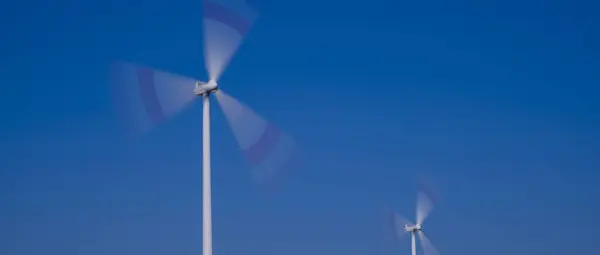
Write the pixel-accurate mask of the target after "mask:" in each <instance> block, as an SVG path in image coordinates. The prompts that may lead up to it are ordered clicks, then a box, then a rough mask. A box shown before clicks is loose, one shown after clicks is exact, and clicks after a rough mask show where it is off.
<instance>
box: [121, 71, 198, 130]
mask: <svg viewBox="0 0 600 255" xmlns="http://www.w3.org/2000/svg"><path fill="white" fill-rule="evenodd" d="M110 72H111V73H110V80H111V88H112V94H113V101H114V103H115V107H116V110H117V113H118V115H119V117H120V118H121V120H122V121H123V122H124V123H125V124H126V126H127V129H128V131H130V132H132V133H133V134H134V135H141V134H143V133H146V132H148V131H150V130H151V129H152V128H153V127H154V126H155V125H157V124H160V123H161V122H163V121H165V120H167V119H168V118H169V117H171V116H173V115H175V114H176V113H177V112H179V111H181V110H182V109H184V108H185V107H186V106H187V105H189V104H190V103H191V102H192V100H193V99H194V98H195V95H194V93H193V90H194V85H195V83H196V80H194V79H192V78H187V77H183V76H178V75H174V74H170V73H167V72H163V71H159V70H153V69H150V68H148V67H145V66H137V65H134V64H130V63H124V62H118V63H115V64H113V65H112V66H111V70H110Z"/></svg>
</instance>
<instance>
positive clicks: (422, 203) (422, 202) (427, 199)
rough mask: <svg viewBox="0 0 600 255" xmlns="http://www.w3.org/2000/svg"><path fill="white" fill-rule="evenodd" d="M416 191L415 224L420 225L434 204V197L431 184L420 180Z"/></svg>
mask: <svg viewBox="0 0 600 255" xmlns="http://www.w3.org/2000/svg"><path fill="white" fill-rule="evenodd" d="M419 186H420V187H419V191H418V193H417V224H419V225H422V224H423V221H425V219H426V218H427V216H429V213H430V212H431V209H433V206H434V205H435V202H436V199H435V197H436V196H435V195H434V192H433V188H432V187H433V186H432V185H427V184H425V183H424V182H421V185H419Z"/></svg>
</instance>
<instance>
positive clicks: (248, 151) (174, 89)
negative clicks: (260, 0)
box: [111, 0, 295, 255]
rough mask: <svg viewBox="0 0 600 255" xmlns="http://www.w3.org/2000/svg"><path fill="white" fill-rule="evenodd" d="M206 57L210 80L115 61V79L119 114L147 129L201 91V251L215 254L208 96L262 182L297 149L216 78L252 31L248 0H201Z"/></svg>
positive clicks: (205, 254)
mask: <svg viewBox="0 0 600 255" xmlns="http://www.w3.org/2000/svg"><path fill="white" fill-rule="evenodd" d="M203 15H204V17H203V22H204V57H205V64H206V68H207V71H208V76H209V80H208V82H202V81H198V80H196V79H192V78H188V77H183V76H179V75H175V74H171V73H167V72H164V71H159V70H154V69H150V68H148V67H145V66H136V65H133V64H129V63H117V64H116V65H113V67H112V69H111V81H112V84H113V85H115V87H114V89H115V92H117V93H116V94H114V96H115V97H116V100H117V103H118V107H119V112H120V113H121V117H122V118H125V120H126V121H127V122H130V124H131V126H130V127H131V128H132V129H133V131H135V132H137V133H145V132H147V131H149V130H150V129H152V127H153V126H154V125H156V124H159V123H161V122H163V121H165V120H167V119H168V118H169V117H171V116H173V115H174V114H176V113H178V112H179V111H181V110H183V109H185V108H186V107H187V106H188V105H190V104H191V102H193V101H194V98H195V97H202V107H203V114H202V116H203V118H202V186H203V189H202V254H203V255H212V209H211V205H212V203H211V197H212V196H211V162H210V97H211V95H213V94H214V95H215V96H216V99H217V101H218V102H219V104H220V106H221V108H222V109H223V111H224V112H225V116H226V117H227V120H228V122H229V124H230V126H231V128H232V130H233V133H234V135H235V137H236V140H237V141H238V145H239V146H240V147H241V149H242V150H243V151H244V156H245V158H246V160H247V161H248V162H249V163H250V164H251V165H252V167H253V168H254V169H255V170H256V171H259V172H258V173H256V174H255V177H256V178H257V179H258V181H259V182H264V181H265V180H266V179H267V178H270V177H271V176H272V175H273V174H274V172H275V171H277V170H279V169H280V168H282V167H284V165H286V164H287V163H288V162H289V161H290V160H291V158H292V157H293V154H294V153H293V152H294V149H295V142H294V141H293V140H292V139H291V137H289V136H288V135H287V134H285V133H282V132H281V131H280V130H279V129H278V128H276V127H275V126H273V125H271V124H270V123H268V122H266V121H265V120H264V119H263V118H261V117H260V116H259V115H258V114H256V113H255V112H254V111H252V110H251V109H250V108H248V107H246V106H245V105H243V104H242V103H240V102H239V101H237V100H235V99H234V98H233V97H231V96H229V95H227V94H225V93H223V92H222V91H221V90H220V89H219V86H218V83H217V81H218V79H219V77H220V76H221V74H222V73H223V71H224V69H225V67H226V66H227V64H228V63H229V60H230V59H231V57H232V56H233V54H234V53H235V52H236V50H237V48H238V47H239V45H240V44H241V42H242V41H243V38H244V37H245V35H246V34H247V32H248V31H249V29H250V27H251V25H252V23H253V21H254V20H255V19H256V17H257V14H256V12H255V10H254V9H253V8H252V7H250V5H249V4H248V3H247V2H246V0H203ZM132 84H133V85H137V86H127V85H132Z"/></svg>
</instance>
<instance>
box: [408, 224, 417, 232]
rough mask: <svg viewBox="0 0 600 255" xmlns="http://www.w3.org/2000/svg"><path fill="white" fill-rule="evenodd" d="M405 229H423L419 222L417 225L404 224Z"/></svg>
mask: <svg viewBox="0 0 600 255" xmlns="http://www.w3.org/2000/svg"><path fill="white" fill-rule="evenodd" d="M404 230H405V231H406V232H418V231H421V225H419V224H417V225H408V224H407V225H405V226H404Z"/></svg>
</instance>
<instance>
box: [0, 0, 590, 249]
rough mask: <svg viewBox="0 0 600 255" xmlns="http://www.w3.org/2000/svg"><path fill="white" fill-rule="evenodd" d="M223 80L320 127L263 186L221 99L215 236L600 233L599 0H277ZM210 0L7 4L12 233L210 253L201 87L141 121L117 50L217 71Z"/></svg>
mask: <svg viewBox="0 0 600 255" xmlns="http://www.w3.org/2000/svg"><path fill="white" fill-rule="evenodd" d="M259 6H260V7H261V11H260V12H261V16H260V18H259V19H258V20H257V21H256V23H255V25H254V27H253V29H252V31H251V32H250V34H249V35H248V37H247V39H246V41H245V42H244V44H243V46H242V47H241V48H240V49H239V51H238V54H237V55H236V56H235V57H234V58H233V60H232V62H231V64H230V66H229V68H228V69H227V70H226V72H225V73H224V75H223V76H222V78H221V80H220V84H221V86H222V88H223V89H225V90H226V91H227V92H228V94H230V95H233V96H235V97H237V98H238V99H239V100H241V101H243V102H245V103H247V104H248V105H250V106H252V107H253V108H254V109H255V110H256V111H257V112H259V113H260V114H262V115H263V116H264V117H265V118H267V119H269V120H271V121H272V122H274V123H275V124H277V125H278V126H279V127H280V128H281V129H283V130H285V131H287V133H289V134H290V135H292V136H293V137H294V138H295V139H296V140H297V141H298V143H299V144H300V146H301V148H302V150H303V152H304V154H303V156H304V160H303V162H302V167H300V169H299V170H296V171H294V172H290V173H289V177H288V178H286V179H284V180H282V181H281V183H279V184H280V185H279V189H277V190H266V189H264V188H262V187H258V186H256V185H255V184H254V183H253V181H252V175H251V173H250V170H249V168H248V166H247V165H246V164H245V162H244V160H243V157H242V154H241V153H240V151H239V150H238V149H237V147H236V142H235V139H234V137H233V134H232V133H231V130H230V129H229V127H227V124H226V121H225V118H224V116H223V114H222V112H221V111H220V110H219V109H218V107H216V106H217V104H213V105H214V106H215V107H213V116H214V118H213V124H212V130H213V139H212V145H213V183H214V184H213V195H214V197H213V215H214V223H213V227H214V254H215V255H240V254H245V255H259V254H261V255H264V254H267V255H281V254H285V255H306V254H312V255H326V254H327V255H330V254H344V255H365V254H369V255H392V254H395V255H402V254H409V253H410V247H409V239H408V238H406V240H403V241H400V242H394V241H393V240H392V239H391V236H390V235H389V234H390V233H389V231H388V230H389V229H387V227H388V226H386V218H385V215H384V214H383V207H384V206H391V207H393V208H394V209H395V210H397V211H398V212H400V213H401V214H403V215H405V216H406V217H407V218H409V219H414V215H415V212H414V210H415V202H416V191H417V182H416V181H417V177H418V176H419V175H420V174H427V175H428V176H429V177H430V179H432V180H433V181H434V182H435V184H436V187H437V188H438V189H439V190H440V191H441V195H442V197H441V199H440V202H439V203H438V204H437V205H436V207H435V208H434V210H433V211H432V213H431V214H430V216H429V218H428V219H427V221H426V222H425V226H424V230H425V233H426V234H427V235H428V237H429V238H430V239H431V241H432V242H433V244H434V245H435V246H436V247H437V249H438V250H439V251H440V253H441V254H449V255H450V254H489V255H501V254H598V251H597V250H598V249H599V248H600V245H599V244H598V243H599V241H600V239H599V238H600V237H599V236H598V235H597V232H598V231H597V229H598V228H599V227H600V220H598V218H597V215H599V214H600V202H599V201H598V198H599V197H600V188H599V186H598V182H599V181H600V174H599V173H598V168H599V167H600V155H599V151H600V100H597V98H598V94H599V92H600V89H599V88H598V84H599V80H600V74H598V72H597V70H598V68H599V67H600V60H599V59H600V54H599V48H600V47H599V45H600V44H599V42H600V41H599V39H600V35H599V32H598V30H597V24H599V22H600V18H598V17H597V13H598V9H599V8H598V7H599V4H598V3H594V2H593V1H588V2H585V1H566V0H557V1H539V0H529V1H525V0H522V1H516V0H508V1H496V0H491V1H464V0H458V1H418V3H417V2H415V1H391V0H372V1H367V2H365V1H356V0H348V1H336V0H306V1H274V0H263V1H261V3H260V4H259ZM200 13H201V2H200V1H199V0H170V1H158V0H148V1H141V0H129V1H117V0H106V1H74V0H58V1H42V0H22V1H15V0H8V1H3V2H1V3H0V19H1V20H2V22H1V23H0V32H1V35H2V38H1V40H0V66H1V67H2V69H1V70H2V71H1V72H0V83H1V84H2V88H3V95H2V98H3V99H2V100H0V107H1V108H2V109H4V110H2V111H1V114H2V116H1V117H2V118H1V120H2V122H1V125H0V153H1V154H0V155H1V157H0V206H1V210H0V253H1V254H6V255H38V254H46V255H79V254H85V255H100V254H111V255H125V254H127V255H131V254H140V255H142V254H144V255H154V254H156V255H162V254H164V255H172V254H182V255H188V254H189V255H191V254H200V253H201V190H202V187H201V139H200V138H201V117H200V116H201V105H200V104H196V105H195V106H193V107H192V108H191V109H189V110H187V111H185V112H183V113H181V114H180V115H178V116H176V117H175V118H173V119H172V120H171V121H170V122H168V123H166V124H164V125H161V126H159V127H158V128H156V129H155V130H153V132H152V133H150V134H149V135H148V136H146V137H144V138H142V139H141V140H139V141H137V142H134V143H132V142H129V141H128V140H127V139H126V137H125V136H123V135H122V133H121V132H120V129H119V128H120V126H119V125H118V124H119V123H118V122H117V121H116V118H115V114H114V111H112V109H111V99H110V97H109V84H108V68H109V64H110V63H111V62H112V61H115V60H126V61H133V62H137V63H142V64H145V65H149V66H153V67H155V68H159V69H164V70H169V71H171V72H174V73H179V74H182V75H186V76H193V77H197V78H201V79H205V78H206V74H205V71H204V61H203V59H202V58H203V57H202V41H203V40H202V34H201V29H202V27H201V22H202V17H201V16H200Z"/></svg>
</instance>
